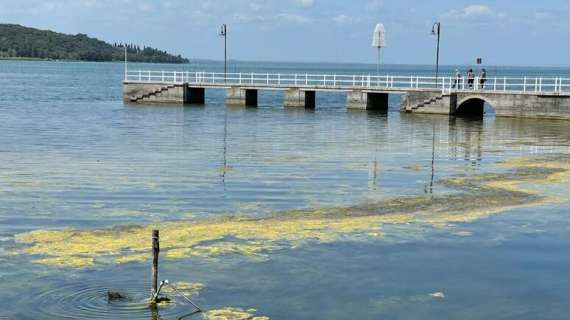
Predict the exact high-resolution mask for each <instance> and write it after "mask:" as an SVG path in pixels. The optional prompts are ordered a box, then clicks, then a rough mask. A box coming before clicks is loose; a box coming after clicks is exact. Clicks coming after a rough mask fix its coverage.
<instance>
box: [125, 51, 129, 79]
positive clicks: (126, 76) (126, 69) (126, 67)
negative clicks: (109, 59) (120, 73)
mask: <svg viewBox="0 0 570 320" xmlns="http://www.w3.org/2000/svg"><path fill="white" fill-rule="evenodd" d="M127 62H128V58H127V45H125V80H128V79H127V78H128V76H129V70H128V66H127Z"/></svg>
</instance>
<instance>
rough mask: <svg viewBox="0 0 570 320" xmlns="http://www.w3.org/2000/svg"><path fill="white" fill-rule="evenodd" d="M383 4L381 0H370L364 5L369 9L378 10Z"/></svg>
mask: <svg viewBox="0 0 570 320" xmlns="http://www.w3.org/2000/svg"><path fill="white" fill-rule="evenodd" d="M383 5H384V2H383V1H382V0H372V1H370V2H368V4H367V5H366V8H367V9H368V10H369V11H376V10H380V8H382V6H383Z"/></svg>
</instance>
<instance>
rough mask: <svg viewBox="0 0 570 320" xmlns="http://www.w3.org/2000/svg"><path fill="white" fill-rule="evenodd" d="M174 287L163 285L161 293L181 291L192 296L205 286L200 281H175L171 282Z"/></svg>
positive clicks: (168, 293)
mask: <svg viewBox="0 0 570 320" xmlns="http://www.w3.org/2000/svg"><path fill="white" fill-rule="evenodd" d="M173 286H174V288H176V290H174V289H172V287H170V286H165V287H164V288H163V289H162V291H161V292H162V293H164V294H166V295H171V294H176V293H177V292H176V291H178V292H179V293H182V294H183V295H185V296H187V297H192V296H197V295H198V294H199V293H200V291H202V289H204V288H205V287H206V286H205V285H204V284H202V283H198V282H196V283H190V282H182V281H181V282H176V283H175V284H173Z"/></svg>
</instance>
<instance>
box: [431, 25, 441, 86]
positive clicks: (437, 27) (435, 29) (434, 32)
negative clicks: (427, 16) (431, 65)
mask: <svg viewBox="0 0 570 320" xmlns="http://www.w3.org/2000/svg"><path fill="white" fill-rule="evenodd" d="M431 34H432V35H434V36H437V53H436V58H435V86H436V87H437V83H438V76H439V39H440V35H441V23H440V22H436V23H434V24H433V27H432V28H431Z"/></svg>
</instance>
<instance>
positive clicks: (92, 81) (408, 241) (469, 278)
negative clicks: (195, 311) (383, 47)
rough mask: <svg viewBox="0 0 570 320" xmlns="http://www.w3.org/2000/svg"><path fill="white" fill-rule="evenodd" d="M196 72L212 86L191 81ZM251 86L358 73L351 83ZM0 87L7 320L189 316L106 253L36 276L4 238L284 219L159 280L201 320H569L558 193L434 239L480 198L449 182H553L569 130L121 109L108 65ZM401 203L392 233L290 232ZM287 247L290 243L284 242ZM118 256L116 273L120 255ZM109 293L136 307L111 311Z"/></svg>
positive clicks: (272, 103)
mask: <svg viewBox="0 0 570 320" xmlns="http://www.w3.org/2000/svg"><path fill="white" fill-rule="evenodd" d="M132 67H133V68H135V67H137V66H132ZM142 67H144V68H156V69H159V68H176V67H173V66H142ZM203 67H208V68H210V67H214V68H218V67H219V66H218V65H210V64H206V63H198V64H196V65H194V66H191V67H189V68H203ZM238 67H239V70H243V71H244V72H245V71H247V70H248V68H254V67H255V66H251V65H249V64H243V65H239V66H238ZM238 67H236V68H238ZM259 67H260V68H263V69H264V70H276V71H279V72H287V70H292V69H295V68H294V67H297V68H298V69H299V70H300V69H311V70H313V69H316V70H321V72H333V71H335V70H336V71H338V72H347V73H352V72H365V71H366V70H365V69H363V68H364V67H362V66H351V65H336V66H335V65H317V66H310V67H309V66H307V65H298V66H291V65H289V64H263V65H261V66H259ZM392 68H393V70H394V72H398V73H405V72H408V70H409V67H392ZM418 68H420V69H421V70H422V72H429V68H422V67H418ZM295 70H296V69H295ZM331 70H332V71H331ZM268 72H269V71H268ZM496 72H497V73H498V74H501V72H502V73H505V74H507V73H508V74H513V73H515V74H516V73H517V72H519V73H521V74H522V73H525V74H530V73H533V72H535V73H536V72H539V71H537V70H535V69H524V68H521V69H519V70H513V69H504V70H497V71H496ZM544 72H545V73H561V72H562V73H568V70H556V69H552V70H550V69H549V70H544ZM0 75H1V77H0V96H1V97H2V100H1V101H0V112H1V117H0V280H1V281H2V283H3V285H2V289H3V290H2V293H1V294H0V297H2V299H0V310H2V311H1V312H0V319H2V318H9V319H12V318H18V319H26V318H29V319H38V318H41V319H59V318H77V319H79V318H104V319H116V318H129V319H158V318H160V319H174V318H177V317H180V316H183V315H185V314H187V313H189V312H191V311H192V309H191V308H190V306H188V305H187V304H185V303H184V302H183V301H182V300H179V301H178V300H177V303H174V304H171V305H167V306H163V307H161V308H159V309H158V311H152V310H150V309H149V308H148V307H147V306H146V305H145V303H144V299H145V298H146V296H147V295H148V292H149V288H148V284H149V279H148V278H149V269H150V268H149V262H148V260H145V259H144V256H143V257H142V259H135V260H133V262H128V263H116V262H113V261H112V259H111V258H108V257H105V258H100V257H99V256H97V255H92V252H93V251H94V250H92V248H93V247H97V246H102V247H104V246H105V245H107V244H106V243H104V242H103V240H105V238H101V237H93V239H95V241H94V243H87V244H85V248H87V249H86V251H87V252H85V253H83V257H87V258H93V259H94V261H95V262H94V263H93V264H87V265H84V264H79V265H77V266H73V264H72V263H71V264H66V263H62V262H61V261H59V262H58V263H55V264H54V263H47V264H45V263H37V262H38V261H41V260H42V259H45V258H46V254H45V253H44V254H30V251H29V250H30V248H31V247H33V245H34V244H33V243H24V242H22V241H16V236H18V237H23V236H25V235H26V234H29V233H28V232H30V231H34V230H36V231H37V230H55V231H56V232H58V230H79V229H81V230H85V231H86V232H90V231H93V230H96V232H102V233H105V232H106V233H109V231H108V230H109V228H112V227H116V226H132V225H135V226H143V227H144V226H147V225H149V224H153V225H162V226H171V227H170V228H169V227H164V228H162V229H161V234H162V236H163V237H168V233H169V230H170V231H171V232H172V233H174V232H175V231H176V232H179V231H181V229H180V228H181V226H183V224H184V223H190V224H193V223H194V222H196V224H198V223H203V224H206V225H207V226H211V224H210V221H218V220H217V219H220V218H221V217H229V216H232V217H234V218H232V219H237V221H241V220H242V219H246V220H247V219H261V221H266V220H267V219H269V221H270V223H273V221H275V223H276V224H277V223H280V219H284V218H285V217H287V216H290V215H293V216H295V217H296V219H297V218H300V219H301V220H296V223H295V225H294V227H295V228H294V229H291V230H292V231H294V232H292V233H282V234H281V235H280V236H279V237H276V238H271V241H272V242H271V243H270V244H271V248H269V249H268V248H267V247H263V248H262V249H263V250H259V251H255V250H254V251H253V252H251V251H247V250H245V251H243V250H241V251H240V250H234V249H235V247H231V250H230V249H228V247H227V246H226V247H223V248H222V249H221V251H217V252H221V253H220V254H211V252H212V250H206V249H203V252H208V254H195V255H192V254H185V255H182V256H180V257H177V258H176V259H167V258H166V251H165V252H163V255H162V257H163V259H162V260H161V270H160V271H161V275H160V277H161V279H169V280H171V281H185V282H200V283H203V284H204V285H205V287H204V288H203V289H202V290H201V291H200V294H199V295H198V296H197V297H196V301H197V302H198V303H199V304H200V305H202V306H203V307H204V308H206V309H208V310H211V309H221V308H225V307H236V308H241V309H243V310H248V309H250V308H254V309H256V310H257V311H256V312H255V314H256V315H258V316H268V317H270V318H271V319H346V318H355V319H377V318H389V319H410V318H422V319H440V318H442V315H445V316H444V317H445V318H462V319H486V318H493V319H496V318H498V319H510V318H515V317H516V318H523V319H536V318H541V319H560V318H564V317H565V315H566V314H567V313H568V311H570V310H569V308H568V306H567V303H566V299H565V298H566V293H567V292H568V291H570V278H569V277H568V276H567V275H566V270H568V269H569V267H570V258H567V255H565V248H566V247H567V245H568V243H569V240H570V238H569V236H568V229H569V228H570V223H569V220H568V219H567V217H566V213H567V212H568V208H569V205H568V202H567V201H568V200H567V198H566V197H565V196H566V195H567V194H568V191H569V190H568V183H567V179H566V177H565V175H563V176H560V177H556V179H554V178H552V179H547V177H546V176H541V177H539V178H536V179H519V180H517V186H518V187H519V188H523V189H528V190H531V191H532V196H529V197H528V198H522V199H524V202H525V203H524V204H527V205H522V204H520V203H517V205H513V203H512V201H511V202H509V199H506V198H505V199H491V198H481V199H482V201H483V200H484V201H491V200H492V201H491V202H488V205H487V204H486V205H487V206H488V207H492V208H495V209H497V210H490V211H489V213H488V214H484V215H479V216H476V218H474V219H464V220H458V219H457V217H456V219H455V220H449V219H448V220H445V223H434V221H433V220H434V219H435V218H434V217H435V215H434V213H435V212H444V213H446V214H447V213H449V214H461V213H462V212H463V211H466V212H468V211H469V210H471V209H472V207H473V206H474V202H475V201H473V197H469V193H470V192H473V193H474V194H479V193H475V192H476V191H474V190H475V189H472V190H471V191H470V190H469V189H467V190H462V189H461V188H457V186H453V185H450V183H449V181H450V179H458V178H470V179H479V180H481V181H486V182H489V181H490V180H492V179H491V178H490V177H491V176H496V175H497V174H502V173H507V176H509V177H511V178H512V179H514V178H513V177H516V176H517V173H518V174H520V173H521V172H523V171H524V170H522V169H520V168H519V167H517V166H511V165H505V164H502V163H503V162H505V161H508V160H512V159H527V158H529V157H530V158H532V157H542V160H541V161H535V162H536V163H538V164H540V165H541V166H544V167H546V166H547V164H548V163H555V162H561V161H560V157H562V159H566V157H567V156H568V154H570V131H568V129H567V128H568V123H567V122H565V121H546V120H524V119H505V118H495V117H493V116H492V115H489V116H486V117H485V118H483V119H478V120H474V119H457V118H448V117H445V116H418V115H407V114H400V113H398V112H397V109H398V104H399V97H398V96H396V95H394V96H391V100H390V104H391V106H390V111H389V112H388V113H376V112H348V111H346V109H345V108H344V103H345V101H344V99H345V98H344V96H343V95H342V94H326V93H322V94H321V93H319V94H317V109H316V110H315V111H304V110H303V111H299V110H296V111H295V110H286V109H283V108H282V100H281V99H282V95H281V94H280V93H275V92H269V93H266V92H263V93H261V95H260V107H259V108H257V109H249V108H248V109H245V108H226V107H225V106H224V105H223V92H222V91H216V90H212V91H208V92H207V93H206V95H207V96H206V98H207V105H206V106H203V107H199V106H186V107H181V106H154V105H144V106H136V105H135V106H133V105H124V104H123V102H122V101H121V86H120V82H121V77H122V65H120V64H91V63H46V62H0ZM562 162H567V161H566V160H564V161H562ZM537 170H538V169H537ZM477 192H478V191H477ZM534 197H537V198H541V199H542V198H543V197H544V198H548V199H550V198H554V197H555V198H556V199H555V200H549V201H535V200H536V198H534ZM395 199H396V201H402V202H405V203H404V204H405V205H404V206H402V207H401V209H400V210H399V211H398V213H401V214H403V215H405V216H406V217H408V216H410V215H414V217H416V218H415V219H413V220H408V219H407V218H406V219H399V220H397V221H391V222H390V223H387V221H386V220H382V219H384V218H383V217H381V218H382V219H381V221H378V220H374V221H372V222H370V221H367V224H365V225H364V226H363V225H362V224H360V225H356V226H355V223H354V221H353V220H349V223H348V224H344V223H343V224H338V225H336V226H334V227H331V226H330V225H329V224H330V222H329V221H328V220H324V222H323V220H318V221H317V222H318V225H319V226H320V227H321V228H333V229H331V230H329V231H326V230H327V229H322V230H325V231H322V230H321V231H320V232H321V233H314V232H313V233H311V232H307V230H308V228H309V227H311V228H316V227H315V224H312V225H309V224H308V222H307V223H305V224H303V223H300V222H299V221H301V222H303V219H305V220H306V221H313V222H314V223H317V222H315V220H312V219H313V218H315V214H316V213H325V215H326V213H330V212H335V210H336V211H338V210H341V209H342V208H344V209H346V208H371V207H381V205H382V204H384V205H385V204H387V203H391V202H390V201H395ZM413 199H416V200H417V199H422V200H421V201H415V202H413V201H412V200H413ZM442 199H444V200H442ZM446 199H447V200H446ZM467 200H469V201H470V202H469V203H468V202H465V203H462V201H467ZM511 200H512V199H511ZM438 201H439V202H438ZM450 201H453V202H454V203H449V202H450ZM495 202H496V203H495ZM379 204H380V205H379ZM442 208H443V209H442ZM438 210H439V211H438ZM346 211H348V212H350V213H349V215H352V214H354V212H355V210H354V209H346ZM426 211H427V212H426ZM343 212H344V211H343ZM375 212H378V210H376V211H375ZM469 212H470V213H472V212H471V211H469ZM236 216H237V217H239V218H235V217H236ZM417 217H420V218H417ZM181 221H182V222H181ZM232 221H233V220H231V219H230V220H229V222H228V226H230V227H231V226H232V225H234V224H233V222H232ZM343 222H346V221H343ZM347 225H350V228H349V227H347ZM245 226H247V224H245ZM277 226H279V225H276V227H277ZM369 227H371V228H373V229H374V230H370V229H368V228H369ZM376 227H378V230H376ZM251 228H252V227H251V226H249V227H245V229H251ZM335 228H336V229H335ZM230 229H231V228H230ZM237 229H240V228H239V227H238V228H237ZM182 230H184V229H182ZM206 230H209V229H206ZM212 230H213V229H212ZM242 231H243V232H245V231H247V230H237V231H236V230H234V231H232V233H231V234H229V235H228V234H226V236H225V237H222V238H221V239H208V241H205V242H201V243H199V245H200V246H202V248H212V245H213V243H214V242H216V241H221V242H223V243H234V242H235V241H237V240H239V241H245V240H246V241H251V239H249V238H248V239H245V240H244V239H242V238H240V237H241V236H243V232H242ZM269 231H274V229H271V228H269V229H268V230H267V232H269ZM301 231H303V232H301ZM372 231H373V232H372ZM69 232H71V231H69ZM295 232H296V233H295ZM79 234H80V235H81V233H79ZM111 234H114V233H113V232H111ZM116 234H117V235H120V234H121V233H120V232H119V231H117V232H116ZM221 234H222V235H223V234H224V233H223V232H222V233H221ZM284 234H286V235H284ZM332 234H334V235H335V236H334V237H331V238H330V239H329V238H328V237H327V235H332ZM54 235H61V234H60V233H54ZM272 235H273V234H272ZM293 235H294V236H298V237H301V239H300V240H302V241H292V239H291V237H293ZM191 236H192V235H190V236H188V237H189V238H187V242H188V243H190V242H192V241H191V240H192V238H191ZM248 236H249V237H254V238H255V235H248ZM258 236H259V237H261V232H260V234H259V235H258ZM141 237H143V239H142V240H141V241H142V243H144V241H146V238H144V237H145V235H141ZM76 239H84V237H83V238H79V237H78V238H76ZM236 239H237V240H236ZM264 239H265V238H263V239H261V240H260V239H254V240H256V241H265V240H264ZM323 239H324V240H323ZM65 240H67V239H65ZM148 240H149V242H150V234H148ZM293 240H299V239H297V238H295V239H293ZM325 240H326V241H325ZM97 241H100V242H99V243H98V242H97ZM239 241H238V242H239ZM78 242H80V241H79V240H78ZM180 242H184V241H178V242H176V243H175V245H176V246H180V245H181V244H180ZM40 244H41V243H40ZM55 244H57V243H55ZM55 244H54V247H53V248H58V247H57V246H55ZM59 244H60V245H61V243H59ZM74 244H77V243H74ZM81 244H82V245H83V243H81ZM266 244H267V243H265V242H264V243H262V245H266ZM36 245H37V243H36ZM165 245H168V240H166V239H165ZM187 245H188V244H187ZM250 245H251V242H250ZM208 246H209V247H208ZM61 247H62V248H63V249H61V250H63V251H64V250H65V246H61ZM69 247H70V249H71V247H72V245H70V246H69ZM119 248H120V251H119V252H114V253H113V258H115V257H117V256H121V255H125V256H127V255H128V254H130V252H129V251H128V249H127V248H124V247H121V246H119ZM165 248H166V247H165ZM248 248H251V246H250V247H248ZM54 250H55V249H54ZM58 250H59V249H58ZM190 251H197V250H196V249H195V248H194V249H192V250H190ZM185 252H187V253H188V251H185ZM36 253H37V252H36ZM64 253H65V252H63V255H62V257H64V259H68V258H69V256H66V255H65V254H64ZM135 253H136V254H139V255H140V254H144V253H145V252H144V248H143V251H142V252H135ZM249 253H252V254H249ZM48 257H49V254H48ZM58 264H59V266H58ZM69 265H71V267H70V266H69ZM108 290H114V291H119V292H124V293H126V294H127V295H128V296H129V300H127V301H121V302H112V303H109V302H108V301H107V297H106V292H107V291H108ZM434 294H435V295H434ZM252 313H253V312H252ZM200 318H201V315H196V316H193V317H191V318H190V319H200Z"/></svg>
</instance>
